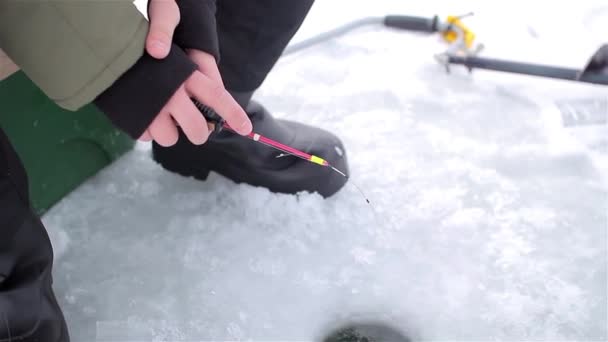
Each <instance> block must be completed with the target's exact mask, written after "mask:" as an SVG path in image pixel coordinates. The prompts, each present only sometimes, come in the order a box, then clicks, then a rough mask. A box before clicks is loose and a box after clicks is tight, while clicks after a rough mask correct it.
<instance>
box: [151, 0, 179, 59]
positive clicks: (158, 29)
mask: <svg viewBox="0 0 608 342" xmlns="http://www.w3.org/2000/svg"><path fill="white" fill-rule="evenodd" d="M148 16H149V18H150V29H149V30H148V37H147V38H146V51H147V52H148V54H150V56H152V57H154V58H158V59H163V58H165V57H167V55H168V54H169V50H170V49H171V42H172V41H173V32H174V31H175V28H176V27H177V24H179V20H180V13H179V7H177V4H176V3H175V0H150V2H149V4H148Z"/></svg>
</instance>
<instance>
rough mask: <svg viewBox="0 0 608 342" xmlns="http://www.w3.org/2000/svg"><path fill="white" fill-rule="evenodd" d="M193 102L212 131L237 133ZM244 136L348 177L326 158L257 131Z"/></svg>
mask: <svg viewBox="0 0 608 342" xmlns="http://www.w3.org/2000/svg"><path fill="white" fill-rule="evenodd" d="M193 102H194V105H195V106H196V108H198V110H200V111H201V113H202V114H203V116H204V117H205V119H207V121H209V122H211V123H213V124H214V133H219V132H221V131H222V130H224V129H225V130H227V131H229V132H231V133H235V134H237V132H236V130H235V129H233V128H232V127H230V125H229V124H228V123H227V122H226V120H224V119H223V118H222V117H220V116H219V114H217V112H215V110H213V109H212V108H211V107H209V106H207V105H204V104H202V103H200V102H198V101H197V100H193ZM244 137H246V138H248V139H250V140H252V141H254V142H256V143H260V144H263V145H266V146H268V147H271V148H274V149H275V150H278V151H280V152H283V153H286V154H289V155H292V156H294V157H298V158H300V159H304V160H306V161H308V162H311V163H313V164H317V165H320V166H323V167H329V168H331V169H332V170H333V171H335V172H336V173H339V174H340V175H342V176H343V177H345V178H348V176H347V175H346V173H344V172H343V171H341V170H339V169H338V168H336V167H335V166H333V165H331V164H330V163H329V162H328V161H327V160H325V159H323V158H321V157H319V156H316V155H314V154H309V153H306V152H304V151H300V150H298V149H295V148H293V147H291V146H288V145H285V144H283V143H281V142H278V141H276V140H273V139H270V138H268V137H265V136H263V135H261V134H259V133H256V132H253V131H252V132H251V133H249V134H248V135H245V136H244Z"/></svg>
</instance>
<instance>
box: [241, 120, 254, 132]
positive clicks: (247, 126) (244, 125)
mask: <svg viewBox="0 0 608 342" xmlns="http://www.w3.org/2000/svg"><path fill="white" fill-rule="evenodd" d="M252 129H253V127H251V122H250V121H249V120H245V121H243V123H242V124H241V127H240V130H241V132H243V133H245V134H249V133H251V130H252Z"/></svg>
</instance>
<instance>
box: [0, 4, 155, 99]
mask: <svg viewBox="0 0 608 342" xmlns="http://www.w3.org/2000/svg"><path fill="white" fill-rule="evenodd" d="M147 30H148V22H147V20H146V19H145V18H144V16H143V15H142V14H141V13H140V12H139V11H138V10H137V8H136V7H135V5H134V4H133V3H132V2H131V1H128V0H0V48H2V49H3V50H4V51H5V52H6V54H7V55H8V56H9V57H10V58H11V59H12V60H13V61H14V62H15V64H17V65H18V66H19V67H20V68H21V69H22V70H23V71H24V72H25V74H26V75H27V76H28V77H29V78H30V79H31V80H32V81H33V82H34V83H35V84H36V85H37V86H38V87H40V88H41V89H42V91H43V92H44V93H45V94H46V95H47V96H48V97H49V98H51V99H52V100H53V101H55V102H56V103H57V104H58V105H60V106H62V107H64V108H66V109H69V110H77V109H79V108H80V107H81V106H83V105H85V104H87V103H90V102H92V101H93V100H94V99H95V98H96V97H97V96H98V95H99V94H101V93H102V92H103V91H104V90H106V89H107V88H109V87H110V86H111V85H112V84H113V83H114V82H115V81H116V80H117V79H118V78H119V77H120V76H121V75H122V74H124V73H125V72H126V71H127V70H128V69H129V68H131V66H133V65H134V64H135V63H136V62H137V61H138V59H139V58H140V57H141V56H142V55H143V53H144V44H145V37H146V34H147Z"/></svg>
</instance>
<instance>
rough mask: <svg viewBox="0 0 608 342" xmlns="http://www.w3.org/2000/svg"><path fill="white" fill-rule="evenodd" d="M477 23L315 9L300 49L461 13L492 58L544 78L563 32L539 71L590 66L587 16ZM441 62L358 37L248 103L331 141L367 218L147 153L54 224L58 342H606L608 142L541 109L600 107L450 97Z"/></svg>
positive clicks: (300, 61) (358, 8)
mask: <svg viewBox="0 0 608 342" xmlns="http://www.w3.org/2000/svg"><path fill="white" fill-rule="evenodd" d="M489 3H491V6H489V4H488V2H485V4H484V2H470V3H469V2H458V3H457V2H445V1H443V2H422V1H418V2H410V1H346V0H331V1H330V0H322V1H318V2H317V3H316V5H315V7H314V8H313V10H312V12H311V14H310V17H309V19H308V20H307V21H306V23H305V24H304V26H303V27H302V30H301V31H300V32H299V33H298V36H297V37H296V40H298V39H303V38H305V37H307V36H309V35H311V34H314V33H315V32H319V31H322V30H324V29H329V28H332V27H334V26H336V25H338V24H340V23H343V22H346V21H348V20H349V19H350V18H357V17H361V16H365V15H382V14H387V13H390V12H397V13H406V14H415V15H432V14H435V13H439V14H442V15H445V14H453V13H466V12H468V11H470V10H474V11H475V12H476V14H477V17H474V18H471V26H472V27H475V28H476V31H478V32H479V36H480V39H482V38H483V42H484V43H485V44H486V46H487V53H488V55H492V56H494V57H496V56H502V55H503V53H506V54H507V55H508V57H509V58H517V59H522V60H527V61H531V62H547V61H546V60H545V59H544V57H543V56H546V55H551V53H549V52H548V51H547V50H543V49H541V48H539V46H540V45H539V44H542V43H541V42H547V44H546V45H543V46H545V47H546V46H553V47H555V45H553V44H552V43H554V41H552V40H551V39H552V36H551V33H552V29H551V25H553V24H554V23H555V22H556V21H557V22H558V23H559V24H560V25H564V21H561V20H556V18H560V15H561V16H562V17H567V18H568V20H566V22H567V25H570V26H568V27H567V28H565V27H563V26H560V27H559V29H556V30H555V33H556V34H560V35H561V39H562V44H561V47H560V49H558V50H549V51H552V52H553V53H552V54H553V56H554V57H555V58H556V60H555V63H560V62H559V60H560V58H561V59H562V60H563V61H564V65H568V63H570V62H571V61H575V60H583V61H584V60H585V59H586V58H587V56H584V55H585V54H586V53H583V52H581V51H582V50H579V49H577V48H572V49H568V48H566V47H567V45H568V44H565V43H563V42H565V41H567V42H569V43H571V44H572V46H579V45H585V46H591V45H593V44H595V43H594V42H591V41H588V42H583V40H584V39H583V38H582V37H583V36H581V33H583V32H587V31H589V30H596V29H597V28H598V27H601V25H603V23H606V22H608V7H607V6H606V5H602V4H601V3H600V2H597V1H595V2H580V1H577V2H576V3H573V4H571V5H566V4H560V5H558V4H557V3H554V4H552V5H551V7H552V11H551V15H543V12H542V11H543V10H546V8H544V9H543V8H540V6H532V3H533V2H530V1H528V2H526V6H528V5H529V6H528V7H527V11H526V12H523V14H522V12H521V11H522V8H524V7H522V6H518V5H515V4H513V3H512V2H501V3H500V4H499V3H497V2H489ZM346 4H347V5H346ZM492 6H493V7H492ZM567 6H571V7H567ZM543 7H544V6H543ZM602 13H603V14H602ZM545 14H546V13H545ZM544 18H548V19H547V20H546V21H543V19H544ZM581 18H591V19H588V20H587V21H586V22H584V23H582V24H581V22H582V21H581V20H582V19H581ZM598 18H603V19H601V20H600V19H598ZM533 19H534V20H533ZM473 23H475V24H473ZM508 23H511V24H512V27H511V29H512V31H511V33H512V35H510V36H509V37H510V39H506V37H507V36H508V35H506V33H505V32H504V29H505V26H504V25H507V24H508ZM474 25H476V26H474ZM531 27H532V29H531ZM604 27H605V26H604ZM530 32H534V34H530ZM603 32H604V33H605V32H606V30H604V31H603ZM482 33H483V34H482ZM588 33H589V34H588V35H585V36H584V37H587V38H589V37H592V38H593V37H594V38H593V39H596V38H597V37H599V36H600V35H598V34H597V32H595V31H594V32H588ZM592 33H593V34H592ZM567 34H570V35H569V36H567ZM564 35H566V36H564ZM573 37H581V38H579V39H575V38H573ZM600 38H601V37H600ZM604 38H605V36H604ZM589 40H591V38H589ZM577 44H578V45H577ZM441 48H442V45H441V43H439V42H438V41H437V39H435V38H431V37H425V36H420V35H411V34H406V33H402V32H397V31H392V30H385V29H382V28H367V29H362V30H358V31H357V32H354V33H352V34H350V35H348V36H344V37H342V38H340V39H337V40H334V41H331V42H328V43H326V44H324V45H322V46H319V47H318V48H314V49H311V50H309V51H306V52H302V53H299V54H297V55H294V56H289V57H286V58H285V59H283V60H282V61H281V62H280V63H279V64H278V65H277V67H276V69H275V70H274V72H273V73H272V74H271V76H270V77H269V78H268V80H267V82H266V83H265V84H264V86H263V87H262V89H260V91H259V93H258V95H257V98H258V99H259V100H260V101H261V102H263V103H264V104H265V105H266V106H267V107H268V108H269V109H270V110H271V111H272V112H274V113H276V115H277V116H280V117H289V118H291V119H294V120H299V121H302V122H306V123H309V124H314V125H322V126H324V127H325V128H327V129H330V130H332V131H334V132H336V133H337V134H338V135H339V136H340V137H342V138H343V140H344V141H345V144H346V146H347V147H348V154H349V158H350V165H351V174H352V180H353V181H354V182H356V183H357V185H359V186H360V187H361V188H362V189H363V190H364V192H365V193H366V195H367V196H368V197H369V198H370V200H371V203H372V206H369V205H368V204H366V202H365V200H364V199H363V198H362V196H361V195H360V194H359V193H358V192H357V190H356V189H355V188H354V187H353V186H347V187H346V188H345V189H344V190H343V191H341V192H340V193H339V194H337V195H336V196H335V197H333V198H331V199H328V200H323V199H322V198H321V197H320V196H317V195H312V194H302V195H300V196H288V195H277V194H271V193H269V192H268V191H266V190H264V189H261V188H254V187H250V186H245V185H235V184H233V183H232V182H230V181H228V180H226V179H224V178H222V177H220V176H218V175H215V174H212V175H211V177H210V178H209V179H208V181H206V182H199V181H196V180H193V179H187V178H183V177H179V176H176V175H174V174H171V173H169V172H166V171H164V170H163V169H161V168H160V167H159V166H158V165H157V164H155V163H154V162H153V161H152V160H151V158H150V157H149V146H147V145H145V144H142V145H138V147H137V149H136V150H134V151H133V152H131V153H129V154H128V155H126V156H125V157H124V158H122V159H121V160H119V161H118V162H117V163H115V164H114V165H112V166H111V167H109V168H107V169H106V170H104V171H103V172H101V173H100V174H99V175H97V176H95V177H94V178H92V179H91V180H90V181H88V182H87V183H86V184H84V185H83V186H82V187H80V188H79V189H78V190H77V191H75V192H74V193H72V194H71V195H70V196H68V197H67V198H66V199H65V200H64V201H62V202H61V203H60V204H59V205H57V206H56V207H54V208H53V209H52V210H51V211H49V212H48V213H47V214H46V215H45V216H44V218H43V220H44V222H45V223H46V225H47V227H48V229H49V231H50V234H51V237H52V240H53V243H54V245H55V249H56V254H57V257H56V261H55V264H56V266H55V267H56V268H55V274H54V278H55V288H56V291H57V295H58V297H59V301H60V302H61V304H62V306H63V308H64V311H65V315H66V318H67V320H68V324H69V326H70V330H71V334H72V337H73V340H74V341H201V340H235V339H246V340H278V339H281V340H314V339H317V338H319V336H321V335H322V334H323V332H324V331H326V329H328V328H331V327H333V326H334V325H335V324H338V323H340V322H344V321H349V320H352V319H366V318H372V319H374V320H385V321H386V322H390V323H392V324H394V325H396V326H398V327H400V328H401V329H403V330H404V331H406V332H407V333H408V334H410V335H411V336H413V337H415V338H420V339H425V340H461V341H471V340H477V341H479V340H484V341H485V340H498V339H499V340H546V341H549V340H606V339H607V338H608V332H607V327H606V326H607V303H608V296H607V294H606V291H607V281H606V279H607V278H606V277H607V274H606V269H607V265H608V263H607V246H606V241H607V236H606V223H607V217H606V216H607V211H606V209H607V208H606V199H607V198H606V196H607V192H606V181H605V179H604V178H603V175H604V174H605V171H607V170H608V167H606V166H607V165H608V164H607V163H606V160H607V159H606V158H607V155H608V153H607V151H606V146H608V145H607V144H606V141H605V140H602V139H605V137H606V136H607V133H608V131H607V128H606V125H605V124H587V125H582V126H567V125H564V124H563V120H562V113H561V112H560V111H559V109H558V107H557V106H556V105H555V103H556V101H570V100H571V101H578V100H585V99H591V100H593V101H596V100H597V101H601V100H607V101H608V98H607V93H606V88H601V87H594V86H588V85H581V84H573V83H567V82H562V81H551V80H542V79H537V78H532V77H523V76H511V75H505V74H499V73H492V72H482V71H478V72H475V73H474V74H473V75H472V76H471V75H468V74H467V73H466V72H465V71H464V70H461V69H459V68H456V69H454V72H453V73H452V74H451V75H446V74H445V73H444V72H443V70H442V69H441V68H440V67H439V66H437V65H436V64H435V62H434V60H433V58H432V56H433V54H434V53H436V52H439V51H441ZM507 52H508V53H507ZM583 57H584V58H583ZM602 144H603V145H602Z"/></svg>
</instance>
